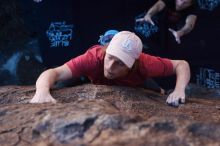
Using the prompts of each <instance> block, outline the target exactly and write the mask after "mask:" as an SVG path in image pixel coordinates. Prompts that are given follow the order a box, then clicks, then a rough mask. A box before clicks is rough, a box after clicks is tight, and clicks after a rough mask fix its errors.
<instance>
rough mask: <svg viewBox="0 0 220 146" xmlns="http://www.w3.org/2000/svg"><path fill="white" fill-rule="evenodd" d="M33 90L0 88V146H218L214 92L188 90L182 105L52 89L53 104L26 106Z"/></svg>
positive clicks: (218, 103)
mask: <svg viewBox="0 0 220 146" xmlns="http://www.w3.org/2000/svg"><path fill="white" fill-rule="evenodd" d="M34 92H35V88H34V87H33V86H3V87H0V125H1V126H0V145H1V146H29V145H34V146H60V145H65V146H145V145H146V146H160V145H169V146H194V145H195V146H201V145H206V146H209V145H210V146H213V145H215V146H218V145H220V140H219V139H220V100H219V95H220V94H219V91H216V90H207V89H203V88H198V87H196V86H193V85H191V86H190V87H189V88H188V92H187V93H188V96H189V97H188V98H187V101H186V104H185V105H181V106H180V107H178V108H173V107H170V106H167V105H166V103H165V100H166V97H165V96H161V95H159V94H157V93H154V92H151V91H148V90H144V89H134V88H126V87H117V86H102V85H99V86H97V85H91V84H87V85H82V86H75V87H70V88H62V89H54V90H53V91H52V95H53V96H54V98H56V99H57V100H58V103H57V104H51V103H46V104H30V103H28V102H29V100H30V99H31V98H32V97H33V95H34Z"/></svg>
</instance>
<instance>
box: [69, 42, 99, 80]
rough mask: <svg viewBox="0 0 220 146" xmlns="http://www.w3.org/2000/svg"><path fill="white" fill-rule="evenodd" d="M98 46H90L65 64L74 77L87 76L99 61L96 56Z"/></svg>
mask: <svg viewBox="0 0 220 146" xmlns="http://www.w3.org/2000/svg"><path fill="white" fill-rule="evenodd" d="M98 49H99V50H100V48H99V47H98V46H94V47H92V48H90V49H89V50H88V51H87V52H86V53H84V54H83V55H80V56H78V57H76V58H73V59H71V60H70V61H68V62H66V63H65V64H66V65H67V66H68V67H69V68H70V70H71V72H72V75H73V76H74V77H80V76H87V75H88V74H89V73H90V72H91V71H93V70H94V69H95V68H96V66H97V64H98V63H99V61H98V58H97V50H98Z"/></svg>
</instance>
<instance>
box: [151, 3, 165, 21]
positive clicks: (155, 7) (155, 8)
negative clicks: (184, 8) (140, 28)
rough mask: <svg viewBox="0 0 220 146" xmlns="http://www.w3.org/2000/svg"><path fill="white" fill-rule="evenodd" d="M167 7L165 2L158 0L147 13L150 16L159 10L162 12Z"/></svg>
mask: <svg viewBox="0 0 220 146" xmlns="http://www.w3.org/2000/svg"><path fill="white" fill-rule="evenodd" d="M164 7H165V3H164V2H163V1H161V0H158V2H157V3H155V4H154V5H153V6H152V7H151V8H150V9H149V10H148V12H147V15H149V16H150V17H152V16H154V15H155V14H157V13H158V12H160V11H161V10H162V9H163V8H164Z"/></svg>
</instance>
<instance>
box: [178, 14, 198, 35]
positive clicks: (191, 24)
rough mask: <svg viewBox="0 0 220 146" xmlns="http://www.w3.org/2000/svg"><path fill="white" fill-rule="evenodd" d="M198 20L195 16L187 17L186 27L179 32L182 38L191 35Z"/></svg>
mask: <svg viewBox="0 0 220 146" xmlns="http://www.w3.org/2000/svg"><path fill="white" fill-rule="evenodd" d="M196 19H197V17H196V16H195V15H190V16H188V17H187V19H186V23H185V25H184V26H183V27H182V28H181V29H180V30H178V31H177V33H178V34H179V36H180V37H182V36H184V35H186V34H188V33H190V32H191V31H192V30H193V28H194V26H195V23H196Z"/></svg>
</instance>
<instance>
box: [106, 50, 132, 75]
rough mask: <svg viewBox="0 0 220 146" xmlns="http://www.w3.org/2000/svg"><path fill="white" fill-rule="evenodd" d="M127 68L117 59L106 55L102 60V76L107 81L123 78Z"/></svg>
mask: <svg viewBox="0 0 220 146" xmlns="http://www.w3.org/2000/svg"><path fill="white" fill-rule="evenodd" d="M128 71H129V68H128V67H127V66H126V65H125V64H124V63H123V62H122V61H121V60H119V59H118V58H117V57H115V56H112V55H110V54H108V53H106V54H105V59H104V76H105V77H106V78H107V79H115V78H118V77H123V76H125V75H126V74H127V73H128Z"/></svg>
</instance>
